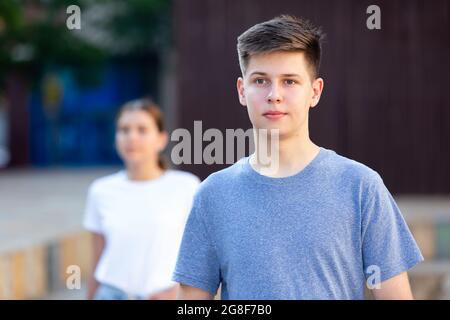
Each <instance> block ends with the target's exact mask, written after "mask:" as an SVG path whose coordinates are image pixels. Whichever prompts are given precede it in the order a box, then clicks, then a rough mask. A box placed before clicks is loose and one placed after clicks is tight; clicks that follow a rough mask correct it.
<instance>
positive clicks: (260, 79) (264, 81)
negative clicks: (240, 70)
mask: <svg viewBox="0 0 450 320" xmlns="http://www.w3.org/2000/svg"><path fill="white" fill-rule="evenodd" d="M255 83H256V84H266V79H262V78H258V79H255Z"/></svg>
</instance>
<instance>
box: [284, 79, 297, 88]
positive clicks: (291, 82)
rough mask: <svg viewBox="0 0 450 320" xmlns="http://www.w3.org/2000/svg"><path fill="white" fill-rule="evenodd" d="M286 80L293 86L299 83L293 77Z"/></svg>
mask: <svg viewBox="0 0 450 320" xmlns="http://www.w3.org/2000/svg"><path fill="white" fill-rule="evenodd" d="M284 82H285V83H286V84H287V85H289V86H292V85H294V84H296V83H297V81H295V80H292V79H286V80H285V81H284Z"/></svg>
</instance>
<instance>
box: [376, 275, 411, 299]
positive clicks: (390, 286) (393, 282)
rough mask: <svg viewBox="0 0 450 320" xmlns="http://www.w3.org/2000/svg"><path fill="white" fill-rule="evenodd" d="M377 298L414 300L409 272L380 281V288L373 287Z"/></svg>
mask: <svg viewBox="0 0 450 320" xmlns="http://www.w3.org/2000/svg"><path fill="white" fill-rule="evenodd" d="M371 291H372V293H373V296H374V298H375V299H376V300H413V299H414V298H413V295H412V293H411V287H410V285H409V280H408V274H407V273H406V272H403V273H400V274H399V275H397V276H395V277H392V278H390V279H388V280H386V281H383V282H381V283H380V288H379V289H372V290H371Z"/></svg>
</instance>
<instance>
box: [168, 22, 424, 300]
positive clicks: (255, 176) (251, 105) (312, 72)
mask: <svg viewBox="0 0 450 320" xmlns="http://www.w3.org/2000/svg"><path fill="white" fill-rule="evenodd" d="M321 38H322V34H321V32H320V30H318V29H316V28H315V27H313V26H312V25H311V24H310V23H309V22H306V21H303V20H300V19H297V18H295V17H291V16H280V17H277V18H275V19H273V20H270V21H266V22H263V23H260V24H257V25H255V26H253V27H252V28H250V29H249V30H247V31H246V32H244V33H243V34H242V35H241V36H240V37H239V38H238V53H239V62H240V66H241V70H242V77H241V78H239V79H238V80H237V90H238V94H239V101H240V103H241V104H242V105H243V106H245V107H246V108H247V110H248V114H249V117H250V120H251V122H252V124H253V128H254V129H267V130H269V131H271V130H278V132H279V144H278V150H276V151H277V156H278V161H279V163H278V170H276V171H275V172H272V173H271V174H270V175H268V174H264V171H265V169H267V168H266V164H263V163H261V161H260V160H259V157H257V156H256V155H257V154H258V148H259V145H258V143H256V145H255V153H253V154H252V155H251V156H250V157H246V158H243V159H241V160H239V161H238V162H237V163H235V164H234V165H232V166H231V167H229V168H227V169H225V170H221V171H219V172H216V173H214V174H212V175H210V176H209V177H208V178H207V179H206V180H205V181H204V182H203V183H202V184H201V186H200V189H199V191H198V193H197V194H196V197H195V200H194V205H193V208H192V210H191V213H190V216H189V219H188V222H187V225H186V229H185V233H184V236H183V241H182V245H181V249H180V252H179V256H178V262H177V266H176V269H175V272H174V276H173V279H174V280H175V281H177V282H179V283H180V284H181V287H180V291H179V298H181V299H211V298H213V297H214V295H215V294H216V291H217V289H218V287H219V285H220V284H221V285H222V289H221V297H222V299H362V298H364V286H365V284H366V280H367V282H368V284H369V285H372V286H375V288H373V289H372V292H373V294H374V296H375V298H376V299H411V298H412V294H411V290H410V286H409V282H408V277H407V273H406V271H407V270H408V269H410V268H411V267H413V266H414V265H416V264H417V263H419V262H420V261H422V260H423V257H422V255H421V253H420V250H419V248H418V247H417V245H416V243H415V241H414V239H413V237H412V235H411V233H410V231H409V230H408V227H407V225H406V223H405V221H404V219H403V218H402V215H401V213H400V211H399V209H398V207H397V205H396V204H395V202H394V200H393V198H392V196H391V194H390V193H389V191H388V190H387V189H386V187H385V186H384V184H383V180H382V179H381V177H380V176H379V175H378V174H377V173H376V172H375V171H373V170H372V169H370V168H368V167H366V166H364V165H363V164H360V163H358V162H356V161H353V160H350V159H347V158H345V157H342V156H340V155H338V154H336V153H335V152H334V151H332V150H328V149H325V148H322V147H319V146H317V145H315V144H314V143H313V142H312V141H311V140H310V138H309V133H308V112H309V109H310V108H313V107H315V106H316V105H317V104H318V102H319V99H320V95H321V93H322V89H323V83H324V81H323V79H321V78H319V77H318V69H319V63H320V55H321ZM269 143H270V141H269ZM271 156H273V154H271ZM369 280H370V281H369Z"/></svg>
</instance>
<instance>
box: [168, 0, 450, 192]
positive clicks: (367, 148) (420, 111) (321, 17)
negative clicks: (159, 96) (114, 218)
mask: <svg viewBox="0 0 450 320" xmlns="http://www.w3.org/2000/svg"><path fill="white" fill-rule="evenodd" d="M371 4H377V5H379V6H380V8H381V20H382V29H381V30H373V31H372V30H368V29H367V28H366V19H367V17H368V15H367V14H366V8H367V7H368V6H369V5H371ZM281 13H288V14H293V15H297V16H303V17H306V18H308V19H310V20H312V22H314V23H315V24H316V25H321V26H322V27H323V29H324V31H325V33H326V34H327V41H326V43H325V45H324V52H323V62H322V69H321V75H322V77H323V78H324V79H325V89H324V93H323V96H322V99H321V102H320V104H319V106H318V108H315V109H314V110H313V111H312V112H311V113H310V128H311V136H312V139H313V141H315V142H316V143H318V144H319V145H322V146H324V147H327V148H332V149H334V150H336V151H337V152H338V153H341V154H343V155H345V156H347V157H350V158H353V159H355V160H357V161H360V162H363V163H365V164H367V165H368V166H370V167H372V168H373V169H375V170H377V171H378V172H379V173H380V174H381V175H382V177H383V178H384V181H385V183H386V185H387V186H388V188H389V189H390V190H391V191H392V192H393V193H427V194H434V193H450V96H449V92H450V1H448V0H434V1H425V0H402V1H399V0H386V1H364V0H339V1H337V0H315V1H306V0H303V1H302V0H278V1H262V0H244V1H238V0H189V1H185V0H176V1H175V19H174V21H175V41H176V49H177V55H178V64H177V70H178V82H177V87H178V91H177V92H178V93H177V100H178V110H179V114H178V119H180V120H179V123H178V126H179V127H184V128H188V129H192V128H193V121H194V120H202V121H203V130H206V129H207V128H210V127H212V128H219V129H225V128H244V129H246V128H250V122H249V120H248V118H247V114H246V110H245V109H244V108H243V107H241V106H240V104H239V102H238V99H237V94H236V89H235V83H236V78H237V77H238V76H239V67H238V60H237V53H236V38H237V36H238V35H239V34H241V33H242V32H243V31H245V30H246V29H247V28H249V27H250V26H252V25H253V24H255V23H258V22H261V21H264V20H267V19H270V18H272V17H274V16H276V15H278V14H281ZM223 167H225V166H207V165H191V166H184V167H183V168H184V169H187V170H190V171H193V172H195V173H196V174H198V175H199V176H201V177H202V178H204V177H205V176H207V175H208V174H209V173H211V172H213V171H216V170H218V169H221V168H223Z"/></svg>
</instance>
